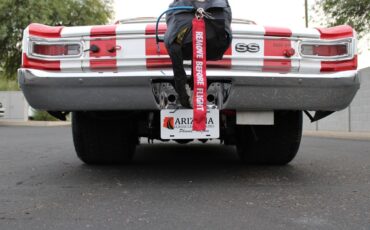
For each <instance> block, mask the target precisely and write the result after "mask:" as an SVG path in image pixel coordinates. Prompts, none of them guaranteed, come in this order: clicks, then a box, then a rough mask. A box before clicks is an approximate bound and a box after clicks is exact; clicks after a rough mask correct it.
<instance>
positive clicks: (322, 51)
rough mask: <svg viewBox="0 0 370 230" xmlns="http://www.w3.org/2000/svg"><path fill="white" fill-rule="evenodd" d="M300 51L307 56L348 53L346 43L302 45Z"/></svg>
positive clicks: (329, 55)
mask: <svg viewBox="0 0 370 230" xmlns="http://www.w3.org/2000/svg"><path fill="white" fill-rule="evenodd" d="M301 53H302V54H303V55H307V56H318V57H336V56H345V55H348V46H347V45H344V44H342V45H308V44H307V45H302V47H301Z"/></svg>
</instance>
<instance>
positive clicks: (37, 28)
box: [29, 23, 63, 38]
mask: <svg viewBox="0 0 370 230" xmlns="http://www.w3.org/2000/svg"><path fill="white" fill-rule="evenodd" d="M62 30H63V27H61V26H57V27H52V26H46V25H42V24H38V23H32V24H31V25H30V26H29V34H30V35H31V36H36V37H43V38H60V37H61V32H62Z"/></svg>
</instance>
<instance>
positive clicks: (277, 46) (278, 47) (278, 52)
mask: <svg viewBox="0 0 370 230" xmlns="http://www.w3.org/2000/svg"><path fill="white" fill-rule="evenodd" d="M265 30H266V32H265V36H277V37H291V36H292V31H291V30H290V29H288V28H277V27H265ZM291 48H292V43H291V41H290V40H289V39H286V38H281V39H265V54H264V55H265V57H281V59H268V58H266V59H265V60H264V64H263V71H264V72H281V73H288V72H290V71H291V69H292V61H291V60H290V59H287V58H285V55H284V53H285V52H286V51H287V50H289V49H291Z"/></svg>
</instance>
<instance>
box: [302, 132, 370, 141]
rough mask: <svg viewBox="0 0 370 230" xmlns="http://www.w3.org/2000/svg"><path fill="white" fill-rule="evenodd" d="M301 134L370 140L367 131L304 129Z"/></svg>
mask: <svg viewBox="0 0 370 230" xmlns="http://www.w3.org/2000/svg"><path fill="white" fill-rule="evenodd" d="M303 135H304V136H307V137H324V138H334V139H344V140H360V141H370V133H368V132H363V133H362V132H334V131H304V132H303Z"/></svg>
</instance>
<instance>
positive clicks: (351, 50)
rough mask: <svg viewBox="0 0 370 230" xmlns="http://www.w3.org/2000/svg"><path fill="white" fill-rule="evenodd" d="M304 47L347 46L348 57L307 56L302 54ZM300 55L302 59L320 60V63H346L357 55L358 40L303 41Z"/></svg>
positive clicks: (300, 46)
mask: <svg viewBox="0 0 370 230" xmlns="http://www.w3.org/2000/svg"><path fill="white" fill-rule="evenodd" d="M304 45H345V46H347V50H348V53H347V54H346V55H337V56H332V57H327V56H325V57H324V56H316V55H306V54H303V52H302V46H304ZM298 47H299V48H298V49H299V51H298V52H299V55H300V56H301V57H302V58H306V59H313V60H320V61H346V60H352V59H353V58H354V57H355V55H356V39H354V38H346V39H338V40H302V41H300V42H299V44H298Z"/></svg>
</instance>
